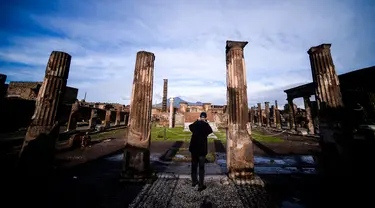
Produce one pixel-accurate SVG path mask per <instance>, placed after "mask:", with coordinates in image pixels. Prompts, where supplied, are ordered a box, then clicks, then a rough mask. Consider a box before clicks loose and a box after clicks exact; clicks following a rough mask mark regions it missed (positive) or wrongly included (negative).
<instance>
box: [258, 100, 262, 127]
mask: <svg viewBox="0 0 375 208" xmlns="http://www.w3.org/2000/svg"><path fill="white" fill-rule="evenodd" d="M262 124H263V116H262V104H261V103H258V125H259V126H262Z"/></svg>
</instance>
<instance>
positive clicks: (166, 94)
mask: <svg viewBox="0 0 375 208" xmlns="http://www.w3.org/2000/svg"><path fill="white" fill-rule="evenodd" d="M167 96H168V79H164V86H163V101H162V108H161V112H168V111H167Z"/></svg>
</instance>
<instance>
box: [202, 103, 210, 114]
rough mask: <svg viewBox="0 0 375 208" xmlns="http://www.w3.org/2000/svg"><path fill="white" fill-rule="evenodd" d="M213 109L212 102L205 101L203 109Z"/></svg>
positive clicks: (206, 110)
mask: <svg viewBox="0 0 375 208" xmlns="http://www.w3.org/2000/svg"><path fill="white" fill-rule="evenodd" d="M210 109H211V103H203V110H204V111H205V112H206V113H207V112H208V111H209V110H210Z"/></svg>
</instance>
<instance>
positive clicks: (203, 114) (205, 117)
mask: <svg viewBox="0 0 375 208" xmlns="http://www.w3.org/2000/svg"><path fill="white" fill-rule="evenodd" d="M199 118H200V119H201V120H206V119H207V113H206V112H202V113H201V115H200V116H199Z"/></svg>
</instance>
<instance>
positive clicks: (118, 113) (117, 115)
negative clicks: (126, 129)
mask: <svg viewBox="0 0 375 208" xmlns="http://www.w3.org/2000/svg"><path fill="white" fill-rule="evenodd" d="M124 116H125V115H124ZM120 122H121V110H120V109H116V121H115V126H120Z"/></svg>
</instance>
